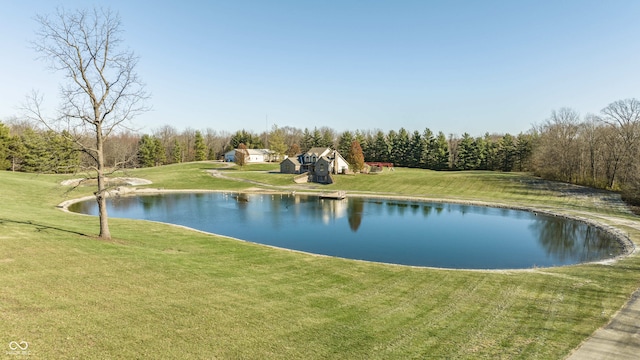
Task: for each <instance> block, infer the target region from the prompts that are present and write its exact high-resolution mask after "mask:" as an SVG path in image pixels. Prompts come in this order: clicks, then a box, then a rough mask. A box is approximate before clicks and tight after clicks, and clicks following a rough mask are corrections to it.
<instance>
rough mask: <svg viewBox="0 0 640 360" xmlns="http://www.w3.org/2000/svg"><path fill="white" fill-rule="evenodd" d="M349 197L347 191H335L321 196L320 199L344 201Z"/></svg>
mask: <svg viewBox="0 0 640 360" xmlns="http://www.w3.org/2000/svg"><path fill="white" fill-rule="evenodd" d="M346 197H347V192H346V191H335V192H331V193H322V194H320V199H331V200H342V199H344V198H346Z"/></svg>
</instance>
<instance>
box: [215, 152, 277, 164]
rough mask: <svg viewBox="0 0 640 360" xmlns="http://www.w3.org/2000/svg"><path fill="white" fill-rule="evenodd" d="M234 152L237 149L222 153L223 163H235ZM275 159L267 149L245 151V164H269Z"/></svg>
mask: <svg viewBox="0 0 640 360" xmlns="http://www.w3.org/2000/svg"><path fill="white" fill-rule="evenodd" d="M236 151H238V149H233V150H230V151H227V152H226V153H224V161H226V162H235V161H236ZM274 157H275V154H274V153H273V151H271V150H269V149H247V156H246V159H245V160H246V161H245V162H246V163H260V162H269V161H272V159H273V158H274Z"/></svg>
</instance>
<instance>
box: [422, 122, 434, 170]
mask: <svg viewBox="0 0 640 360" xmlns="http://www.w3.org/2000/svg"><path fill="white" fill-rule="evenodd" d="M435 140H436V139H435V138H434V137H433V132H432V131H431V130H430V129H429V128H426V129H424V131H423V132H422V156H421V158H420V167H421V168H423V169H433V168H434V164H435V162H436V161H435V150H434V142H435Z"/></svg>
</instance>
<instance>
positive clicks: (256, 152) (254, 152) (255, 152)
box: [225, 149, 272, 155]
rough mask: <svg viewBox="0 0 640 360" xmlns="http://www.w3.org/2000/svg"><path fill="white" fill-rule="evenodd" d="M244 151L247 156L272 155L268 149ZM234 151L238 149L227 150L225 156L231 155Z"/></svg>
mask: <svg viewBox="0 0 640 360" xmlns="http://www.w3.org/2000/svg"><path fill="white" fill-rule="evenodd" d="M246 150H247V154H248V155H269V154H271V153H272V151H271V150H269V149H246ZM236 151H238V149H233V150H229V151H227V152H226V153H225V154H233V153H235V152H236Z"/></svg>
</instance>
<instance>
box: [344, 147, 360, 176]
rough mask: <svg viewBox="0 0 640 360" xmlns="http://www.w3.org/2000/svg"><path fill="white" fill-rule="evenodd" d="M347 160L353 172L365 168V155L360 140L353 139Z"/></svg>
mask: <svg viewBox="0 0 640 360" xmlns="http://www.w3.org/2000/svg"><path fill="white" fill-rule="evenodd" d="M346 160H347V162H348V163H349V166H350V167H351V170H353V172H360V171H362V169H364V155H363V154H362V148H361V147H360V143H359V142H358V140H353V141H352V142H351V147H350V149H349V153H348V154H347V158H346Z"/></svg>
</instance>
